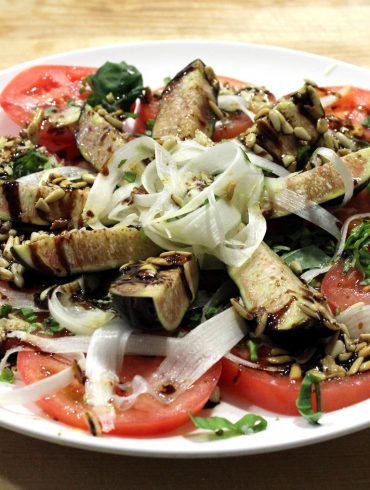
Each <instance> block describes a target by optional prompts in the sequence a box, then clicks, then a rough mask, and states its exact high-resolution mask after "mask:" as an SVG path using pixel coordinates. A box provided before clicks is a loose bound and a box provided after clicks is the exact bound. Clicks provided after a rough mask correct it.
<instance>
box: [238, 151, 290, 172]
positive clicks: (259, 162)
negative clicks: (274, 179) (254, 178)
mask: <svg viewBox="0 0 370 490" xmlns="http://www.w3.org/2000/svg"><path fill="white" fill-rule="evenodd" d="M246 155H247V157H248V158H249V161H250V162H251V163H252V164H253V165H255V166H256V167H259V168H262V170H266V171H268V172H271V173H272V174H274V175H278V176H279V177H286V176H288V175H291V173H290V172H289V170H287V169H286V168H284V167H282V166H281V165H279V164H277V163H275V162H271V161H270V160H267V158H263V157H260V156H259V155H256V154H255V153H252V152H251V151H246Z"/></svg>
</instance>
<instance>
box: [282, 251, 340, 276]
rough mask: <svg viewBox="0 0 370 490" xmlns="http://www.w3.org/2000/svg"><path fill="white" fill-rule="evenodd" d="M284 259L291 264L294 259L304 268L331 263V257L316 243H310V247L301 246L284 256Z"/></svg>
mask: <svg viewBox="0 0 370 490" xmlns="http://www.w3.org/2000/svg"><path fill="white" fill-rule="evenodd" d="M282 259H284V261H285V262H286V263H287V264H288V265H290V264H291V263H292V262H293V261H297V262H299V264H300V266H301V267H302V270H307V269H314V268H321V267H324V266H325V265H327V264H329V262H330V260H331V258H330V257H329V255H326V253H325V252H323V251H322V250H321V249H320V248H319V247H317V246H316V245H309V246H308V247H303V248H299V249H298V250H293V251H292V252H288V253H286V254H284V255H283V256H282Z"/></svg>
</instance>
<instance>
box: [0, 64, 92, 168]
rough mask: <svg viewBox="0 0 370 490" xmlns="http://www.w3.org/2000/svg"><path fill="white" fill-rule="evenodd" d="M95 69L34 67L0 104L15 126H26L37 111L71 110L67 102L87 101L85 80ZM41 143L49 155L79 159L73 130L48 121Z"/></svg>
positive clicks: (14, 82)
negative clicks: (45, 109)
mask: <svg viewBox="0 0 370 490" xmlns="http://www.w3.org/2000/svg"><path fill="white" fill-rule="evenodd" d="M95 71H96V68H88V67H79V66H62V65H56V66H54V65H46V66H42V65H41V66H33V67H31V68H27V69H26V70H24V71H22V72H21V73H19V74H18V75H16V76H15V77H14V78H13V79H12V80H11V81H10V82H9V83H8V85H7V86H6V87H5V88H4V90H3V91H2V93H1V94H0V105H1V106H2V108H3V109H4V111H5V112H6V113H7V115H8V116H9V117H10V119H12V120H13V121H14V122H15V123H16V124H18V125H19V126H21V127H26V126H27V125H28V124H29V123H30V122H31V121H32V119H33V117H34V115H35V111H36V109H37V108H45V107H50V106H54V107H57V108H58V109H64V108H66V107H68V104H67V101H68V100H69V99H72V100H74V101H79V100H85V99H86V97H87V95H88V92H84V93H83V94H81V93H80V89H81V87H82V82H83V80H84V79H85V78H86V77H87V76H88V75H90V74H91V73H94V72H95ZM38 136H39V139H38V143H39V144H40V145H42V146H45V147H46V148H47V150H48V151H49V152H50V153H53V154H54V153H55V154H56V155H57V156H59V157H60V158H65V159H67V160H69V161H71V160H74V159H75V158H77V157H79V156H80V152H79V151H78V149H77V145H76V138H75V135H74V128H73V127H62V128H56V127H53V126H52V125H51V124H50V123H49V122H48V121H47V120H44V121H43V122H42V124H41V127H40V131H39V135H38Z"/></svg>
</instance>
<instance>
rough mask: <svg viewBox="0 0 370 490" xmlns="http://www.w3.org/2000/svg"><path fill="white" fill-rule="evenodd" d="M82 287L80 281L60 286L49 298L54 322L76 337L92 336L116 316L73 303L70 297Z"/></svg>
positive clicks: (109, 312)
mask: <svg viewBox="0 0 370 490" xmlns="http://www.w3.org/2000/svg"><path fill="white" fill-rule="evenodd" d="M80 286H81V281H80V280H77V281H74V282H72V283H68V284H64V285H63V286H58V287H57V288H55V289H54V291H53V292H52V295H51V297H50V298H49V301H48V307H49V311H50V314H51V316H52V317H53V318H54V320H56V321H57V322H58V323H59V324H60V325H61V326H62V327H64V328H65V329H67V330H69V331H70V332H72V333H74V334H76V335H91V334H92V333H93V331H94V330H95V329H96V328H98V327H101V326H102V325H104V324H105V323H107V322H108V321H109V320H111V319H112V318H113V316H114V314H113V313H112V312H111V311H103V310H101V309H99V308H93V307H91V308H88V309H87V308H84V307H83V306H81V305H79V304H78V303H75V302H72V301H71V300H70V296H71V294H72V292H74V291H76V290H77V289H79V288H80Z"/></svg>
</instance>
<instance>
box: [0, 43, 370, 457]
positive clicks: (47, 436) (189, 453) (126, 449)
mask: <svg viewBox="0 0 370 490" xmlns="http://www.w3.org/2000/svg"><path fill="white" fill-rule="evenodd" d="M173 45H179V46H189V47H190V46H199V45H202V46H205V47H213V46H215V45H219V46H228V47H230V48H231V47H233V46H235V47H239V48H246V49H252V50H257V51H258V50H259V51H264V52H270V53H271V51H272V52H279V53H283V54H284V53H285V54H294V55H297V56H299V57H301V58H305V59H308V60H312V61H313V62H315V61H321V62H323V61H325V62H327V63H330V64H337V65H339V66H342V67H344V68H348V69H350V70H352V71H355V72H359V73H362V74H363V73H364V72H367V73H368V74H370V69H369V68H367V67H363V66H359V65H355V64H352V63H349V62H346V61H341V60H339V59H336V58H332V57H328V56H323V55H320V54H316V53H311V52H307V51H301V50H294V49H290V48H287V47H283V46H274V45H269V44H257V43H244V42H240V41H231V40H225V41H223V40H212V39H206V40H205V39H186V40H182V39H173V40H145V41H130V42H123V43H113V44H106V45H99V46H91V47H87V48H80V49H75V50H68V51H63V52H58V53H55V54H51V55H46V56H42V57H40V58H34V59H31V60H28V61H25V62H21V63H18V64H16V65H13V66H10V67H7V68H3V69H1V70H0V75H1V76H4V75H9V74H10V75H11V74H16V73H18V72H19V71H21V70H23V69H26V68H28V67H31V66H35V65H39V64H58V59H59V58H62V57H68V56H80V55H84V54H85V53H93V52H100V53H102V52H104V51H109V50H112V49H113V50H115V49H119V48H120V47H122V48H125V49H127V48H129V47H130V46H132V47H140V46H141V47H145V46H148V47H151V48H152V47H153V46H164V47H165V46H173ZM65 64H66V65H68V64H69V63H68V62H66V63H65ZM361 404H362V405H369V407H370V400H366V401H364V402H361ZM361 404H356V405H355V407H356V406H357V405H361ZM348 408H349V409H350V408H351V407H348ZM342 410H344V411H348V409H342ZM342 410H339V411H336V412H335V413H339V412H342ZM7 412H8V410H6V408H0V426H1V427H4V428H5V429H8V430H12V431H14V432H17V433H20V434H23V435H28V436H31V437H34V438H36V439H40V440H44V441H47V442H52V443H56V444H61V445H66V446H69V447H75V448H78V449H86V450H90V451H95V452H105V453H114V454H121V455H127V456H137V457H156V458H209V457H214V458H216V457H217V458H218V457H233V456H249V455H252V454H261V453H267V452H275V451H281V450H286V449H292V448H297V447H303V446H308V445H312V444H316V443H319V442H324V441H327V440H331V439H335V438H339V437H343V436H345V435H348V434H352V433H355V432H357V431H359V430H363V429H365V428H366V427H369V426H370V416H369V418H368V420H364V421H360V422H358V423H357V425H356V424H355V425H354V426H353V425H350V426H344V427H339V428H336V429H334V430H329V431H328V432H326V433H323V434H321V435H318V436H316V437H315V436H312V437H309V438H308V439H306V438H303V439H301V440H298V441H297V440H290V441H285V442H283V443H282V442H276V441H275V442H274V443H273V444H271V445H269V446H267V447H266V446H264V447H258V448H252V449H251V448H250V447H249V445H248V443H246V444H245V445H243V446H240V447H239V446H237V447H234V448H233V447H231V448H230V447H228V448H224V447H222V446H220V445H219V442H220V441H215V442H213V444H214V446H213V447H211V448H207V449H204V450H202V449H200V448H199V447H197V448H195V447H193V448H191V449H190V448H189V449H188V448H182V449H176V452H175V451H174V450H173V449H170V448H167V447H165V445H160V444H159V446H160V447H159V448H157V449H156V450H153V449H152V448H146V447H145V446H144V447H143V448H135V447H134V448H132V447H131V448H130V444H129V442H130V441H129V440H128V439H129V438H125V437H122V438H120V437H114V436H104V438H101V439H100V442H99V440H97V439H96V438H93V437H92V436H91V435H90V434H87V433H84V432H83V431H78V434H79V436H77V437H73V436H76V434H77V432H76V429H71V428H68V427H67V430H65V429H66V426H65V425H64V424H61V423H59V422H55V421H52V420H51V419H48V418H47V416H43V417H42V420H44V421H45V422H52V423H53V425H54V424H57V425H56V426H55V427H56V428H58V427H60V431H61V433H63V432H64V430H65V432H66V435H63V436H62V435H61V436H60V437H58V435H56V434H54V433H53V432H52V431H51V432H47V431H45V430H44V431H41V430H39V429H38V425H37V424H34V426H33V424H30V425H29V426H28V427H26V426H25V424H19V423H18V424H17V423H16V422H15V421H13V420H6V414H7ZM332 413H333V412H332ZM20 415H22V414H20ZM35 417H38V416H37V415H36V416H35ZM4 418H5V420H4ZM312 430H313V431H314V430H315V429H312ZM163 437H171V433H170V434H169V436H167V435H166V434H165V435H164V436H163ZM163 437H162V438H161V437H159V438H158V441H161V440H162V439H163ZM112 438H113V439H114V440H116V441H118V440H119V441H122V443H123V447H119V445H118V446H116V445H112V444H109V441H111V440H112ZM147 439H148V438H137V439H135V440H142V441H145V440H147ZM149 439H152V438H149ZM246 440H248V439H246ZM125 441H127V442H128V443H127V444H126V445H125V444H124V443H125ZM96 442H97V443H96Z"/></svg>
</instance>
